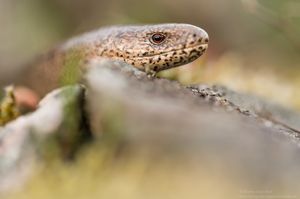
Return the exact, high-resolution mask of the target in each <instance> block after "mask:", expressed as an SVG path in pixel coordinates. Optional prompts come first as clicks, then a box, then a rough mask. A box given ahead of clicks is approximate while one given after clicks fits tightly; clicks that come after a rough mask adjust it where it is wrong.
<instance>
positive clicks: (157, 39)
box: [152, 34, 166, 43]
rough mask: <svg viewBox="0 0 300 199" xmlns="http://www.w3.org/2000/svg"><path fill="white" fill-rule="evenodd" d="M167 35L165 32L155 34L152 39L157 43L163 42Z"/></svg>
mask: <svg viewBox="0 0 300 199" xmlns="http://www.w3.org/2000/svg"><path fill="white" fill-rule="evenodd" d="M165 38H166V37H165V36H164V35H163V34H154V35H153V36H152V40H153V42H155V43H160V42H162V41H163V40H164V39H165Z"/></svg>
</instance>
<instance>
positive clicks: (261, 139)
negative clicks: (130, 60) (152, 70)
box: [86, 61, 300, 198]
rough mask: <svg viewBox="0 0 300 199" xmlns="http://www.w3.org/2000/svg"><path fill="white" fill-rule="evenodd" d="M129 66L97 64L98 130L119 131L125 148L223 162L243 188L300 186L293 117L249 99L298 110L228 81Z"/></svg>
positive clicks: (93, 77)
mask: <svg viewBox="0 0 300 199" xmlns="http://www.w3.org/2000/svg"><path fill="white" fill-rule="evenodd" d="M128 67H129V66H126V65H123V64H120V63H116V62H114V63H112V62H106V61H103V62H100V63H93V64H92V69H91V70H90V71H89V73H88V75H87V78H86V84H87V90H88V95H87V105H88V110H89V112H90V121H91V128H92V132H93V133H94V135H95V136H102V138H103V137H104V138H105V137H110V136H112V135H114V136H115V137H116V138H117V139H119V141H120V143H122V144H120V143H119V145H120V146H122V147H121V149H120V151H126V152H128V151H130V153H133V154H135V153H139V152H141V151H147V152H146V153H145V154H147V155H149V154H151V155H150V156H151V157H152V156H154V157H156V158H155V160H156V161H157V162H160V161H163V160H164V159H166V158H167V159H172V161H173V162H172V164H175V165H177V164H182V162H181V160H182V159H185V160H187V159H188V160H196V161H195V162H193V164H194V166H195V165H198V166H199V167H200V166H202V167H203V166H204V165H205V166H208V165H210V166H212V165H222V169H220V170H222V171H223V172H226V173H227V172H228V173H230V174H229V178H230V179H231V180H232V179H235V181H236V182H241V184H240V186H241V187H236V188H237V189H240V190H241V189H243V188H244V189H250V190H253V189H255V190H257V189H260V188H261V189H264V188H266V187H268V188H269V189H271V190H273V191H279V190H284V189H286V190H289V191H290V192H289V193H293V194H296V193H299V192H298V191H297V187H298V185H299V183H297V182H298V179H299V177H300V172H299V166H300V156H299V153H300V149H299V147H298V146H299V139H298V136H299V132H297V131H294V130H293V129H292V128H287V127H286V126H284V125H281V123H280V122H282V123H284V122H285V120H283V121H279V122H277V123H274V122H273V121H271V120H268V117H270V115H268V117H263V115H259V114H258V113H259V110H255V109H253V108H251V106H249V104H251V103H252V102H254V105H253V106H258V107H260V106H262V107H263V108H264V111H268V112H269V113H271V114H272V115H271V116H273V113H274V114H275V113H276V114H277V115H274V116H276V119H277V118H279V117H277V116H278V115H279V116H282V117H284V115H286V114H289V115H290V118H292V119H290V120H288V121H293V120H294V121H297V120H298V121H300V119H299V117H298V116H297V115H296V114H295V113H290V112H288V111H286V110H284V109H283V108H277V106H274V105H267V103H266V102H263V101H260V100H258V99H255V98H252V97H247V96H245V95H239V94H238V93H234V92H232V91H228V90H226V89H221V88H219V89H217V88H208V87H207V86H203V85H199V86H191V87H188V88H184V87H183V86H181V85H179V84H178V83H177V82H171V81H168V80H165V79H151V78H148V77H147V76H146V75H145V74H144V73H139V72H138V71H130V70H128ZM221 91H222V92H221ZM248 100H249V101H248ZM248 108H249V109H248ZM278 110H279V111H278ZM286 119H287V118H286ZM286 125H287V126H288V125H289V124H286ZM128 153H129V152H128ZM172 164H171V163H170V167H172V166H171V165H172ZM205 166H204V167H205ZM210 166H208V169H210ZM220 170H219V171H220ZM194 172H195V173H194V174H195V175H196V173H197V169H196V170H194ZM198 180H199V179H198ZM195 183H197V182H195ZM199 183H200V182H199ZM237 184H239V183H237ZM254 187H256V188H254ZM257 187H258V188H257ZM262 187H264V188H262ZM246 195H247V194H246ZM253 197H254V196H253ZM224 198H226V197H224Z"/></svg>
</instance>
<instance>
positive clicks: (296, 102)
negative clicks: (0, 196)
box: [0, 0, 300, 198]
mask: <svg viewBox="0 0 300 199" xmlns="http://www.w3.org/2000/svg"><path fill="white" fill-rule="evenodd" d="M173 22H174V23H175V22H176V23H189V24H193V25H196V26H199V27H201V28H203V29H205V30H206V31H207V32H208V34H209V36H210V43H209V48H208V51H207V52H206V54H205V55H204V56H203V57H201V58H200V59H198V60H197V61H195V62H193V63H192V64H189V65H187V66H184V67H179V68H176V69H171V70H168V71H165V72H162V73H161V74H160V76H164V77H168V78H171V79H177V80H179V81H180V82H182V83H184V84H191V83H193V84H194V83H205V84H219V85H224V86H227V87H229V88H231V89H233V90H236V91H239V92H243V93H252V94H255V95H258V96H261V97H263V98H265V99H267V100H269V101H272V102H276V103H279V104H282V105H284V106H287V107H290V108H294V109H297V110H300V92H299V88H300V37H299V35H300V1H296V0H272V1H270V0H211V1H207V0H151V1H146V0H110V1H104V0H26V1H25V0H0V27H1V30H0V86H1V87H2V86H5V85H6V84H8V83H9V82H13V81H14V78H15V74H16V73H17V72H18V71H19V70H20V68H21V67H22V66H24V65H26V63H29V62H30V61H32V60H34V58H35V57H36V56H37V55H39V54H41V53H44V52H47V49H50V48H51V47H53V46H55V45H56V44H58V43H61V42H63V41H64V40H66V39H67V38H70V37H71V36H74V35H77V34H80V33H83V32H86V31H90V30H93V29H97V28H99V27H101V26H107V25H116V24H154V23H173ZM106 155H107V154H106V151H105V150H104V151H100V150H99V151H97V153H95V148H92V149H90V148H87V149H86V150H85V151H84V152H83V155H82V154H81V155H80V156H79V161H78V164H77V165H76V166H73V165H67V166H66V165H64V164H63V165H62V163H61V162H59V161H56V160H55V161H53V162H52V165H50V167H49V169H48V168H47V169H44V170H43V169H42V168H37V170H41V171H42V172H41V174H38V175H37V177H36V178H35V177H34V178H33V180H32V181H31V183H30V184H29V185H27V186H26V188H25V189H26V191H27V192H26V194H23V193H20V194H19V195H17V196H14V198H53V197H52V195H51V194H53V190H54V189H55V191H57V192H59V194H57V195H58V196H60V198H99V197H98V196H100V195H101V196H103V198H110V196H111V195H110V194H111V193H112V192H115V191H114V190H118V191H119V192H117V193H114V194H116V195H118V196H119V197H122V198H147V197H145V196H144V195H143V197H139V196H136V197H132V196H133V195H134V194H133V193H135V192H138V191H141V190H139V188H138V187H139V185H141V184H142V185H144V184H146V185H148V186H149V187H154V189H158V190H160V191H161V192H162V193H164V191H165V190H167V191H166V192H167V193H169V192H172V193H173V191H174V190H173V189H172V188H170V187H175V188H176V189H177V188H178V190H176V191H177V192H176V194H178V195H176V197H178V198H185V195H180V194H184V193H187V192H190V190H198V191H199V193H201V194H202V196H204V197H203V198H222V196H223V195H226V194H227V195H228V193H227V192H231V191H232V190H233V193H234V194H235V195H237V196H239V195H241V196H240V197H243V193H242V194H236V185H237V184H235V183H237V182H238V181H235V180H232V179H229V176H230V175H229V174H227V173H226V170H223V169H219V167H220V168H221V167H222V164H215V165H213V166H214V167H218V169H214V168H211V167H210V165H209V166H207V165H204V166H203V168H198V169H199V170H201V169H202V170H201V171H203V172H202V173H201V174H203V175H201V176H194V174H193V172H189V171H190V170H189V169H187V167H183V169H182V168H181V166H182V165H174V167H172V168H169V167H167V166H170V165H167V166H166V167H164V162H162V163H161V165H162V166H161V165H160V166H161V167H158V169H156V167H155V166H153V168H154V169H152V170H150V175H149V173H148V174H147V175H146V178H142V177H144V176H143V175H144V174H145V173H147V172H148V170H147V169H148V167H147V165H148V162H147V161H149V160H147V159H146V160H144V159H143V158H144V156H143V157H140V156H138V157H140V158H138V159H134V158H133V159H132V160H131V159H129V161H128V162H127V163H126V164H117V165H116V164H115V165H114V166H113V167H111V165H110V163H111V162H113V161H111V160H110V159H109V158H106V157H105V156H106ZM102 156H103V158H102ZM107 156H109V152H108V155H107ZM97 158H98V159H101V158H102V159H103V162H101V161H100V162H98V163H97V162H96V163H95V161H94V162H93V161H92V160H95V159H97ZM102 159H101V160H102ZM107 159H108V160H107ZM216 162H218V161H216ZM83 163H85V164H83ZM113 163H114V162H113ZM218 163H220V161H219V162H218ZM151 164H153V165H155V164H156V162H155V161H154V162H151ZM99 165H100V166H99ZM107 165H108V166H107ZM47 166H48V165H47ZM184 166H186V165H184ZM206 166H207V167H206ZM41 167H43V166H41ZM102 167H103V170H102V171H103V172H102V171H99V168H102ZM161 168H162V169H161ZM179 168H181V170H180V169H179ZM207 168H208V169H211V170H209V171H214V170H218V171H220V173H214V174H211V173H209V171H208V172H207ZM159 169H161V170H159ZM177 170H179V171H177ZM145 171H147V172H145ZM183 171H184V172H183ZM180 172H181V173H180ZM231 172H233V173H234V172H235V171H231ZM175 173H176V174H177V175H174V179H167V177H166V176H172V175H171V174H175ZM74 174H78V175H74ZM41 176H43V177H41ZM194 177H195V178H197V179H204V180H203V184H200V185H199V184H195V183H194V181H191V180H190V179H195V178H194ZM263 177H264V176H262V178H263ZM112 178H114V179H117V180H116V181H113V180H111V179H112ZM41 179H42V180H41ZM141 179H144V180H143V181H142V180H141ZM145 179H146V180H145ZM149 179H150V180H149ZM93 180H94V181H95V182H96V183H95V184H101V185H103V186H102V188H101V189H99V187H96V186H94V185H93V184H89V183H90V182H91V181H93ZM148 180H149V181H148ZM173 180H174V182H173V184H172V181H173ZM176 180H177V181H180V182H181V181H183V182H187V183H186V184H184V183H183V185H184V187H182V184H176V183H175V182H177V181H176ZM231 180H232V181H233V183H231ZM62 181H63V182H62ZM156 182H159V183H158V184H156ZM59 183H61V184H64V186H60V184H59ZM168 183H171V185H172V186H169V185H168ZM58 184H59V185H58ZM199 187H201V189H198V188H199ZM74 188H75V189H78V190H80V191H78V193H74V192H72V190H74ZM116 188H117V189H116ZM260 189H263V188H261V187H260V188H259V190H260ZM274 189H276V187H275V188H274ZM216 190H217V191H216ZM279 190H280V189H279ZM168 191H169V192H168ZM242 191H243V190H242ZM280 191H281V190H280ZM142 192H143V193H148V192H151V190H147V189H145V190H142ZM27 194H28V195H27ZM246 195H247V194H246ZM89 196H91V197H89ZM205 196H208V197H205ZM176 197H175V198H176ZM166 198H174V197H172V196H170V195H169V197H166ZM187 198H189V197H187Z"/></svg>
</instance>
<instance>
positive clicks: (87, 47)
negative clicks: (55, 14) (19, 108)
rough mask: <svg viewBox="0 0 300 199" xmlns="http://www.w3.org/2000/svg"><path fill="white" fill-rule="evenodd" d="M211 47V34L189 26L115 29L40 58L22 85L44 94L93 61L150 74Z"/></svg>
mask: <svg viewBox="0 0 300 199" xmlns="http://www.w3.org/2000/svg"><path fill="white" fill-rule="evenodd" d="M207 46H208V34H207V33H206V32H205V31H204V30H203V29H201V28H198V27H196V26H193V25H189V24H159V25H142V26H115V27H108V28H101V29H99V30H96V31H93V32H89V33H85V34H83V35H81V36H78V37H75V38H72V39H70V40H68V41H67V42H66V43H64V44H62V45H60V46H58V47H57V48H56V49H54V50H53V51H51V52H50V53H48V54H46V55H45V56H43V57H42V58H40V59H39V60H38V61H37V62H36V63H34V64H32V65H31V66H30V68H29V70H27V73H25V74H23V75H22V78H21V79H22V81H21V82H19V84H21V85H23V86H27V87H29V88H31V89H33V90H35V91H36V92H37V93H39V94H40V95H44V94H46V93H47V92H49V91H50V90H51V89H54V88H56V87H58V86H59V84H60V80H61V79H62V78H64V79H65V78H66V77H67V78H68V76H72V74H75V73H74V72H71V73H70V71H72V70H67V71H68V72H67V73H65V72H64V71H66V70H65V68H68V69H70V68H71V69H76V70H79V68H80V67H81V66H82V65H84V63H86V62H87V61H89V60H92V59H101V58H103V57H105V58H111V59H115V60H121V61H125V62H126V63H128V64H131V65H133V66H134V67H136V68H138V69H140V70H142V71H145V72H147V73H150V74H155V73H156V72H159V71H161V70H165V69H168V68H173V67H177V66H180V65H183V64H187V63H189V62H191V61H194V60H195V59H197V58H198V57H200V56H201V55H202V54H203V53H204V52H205V50H206V49H207Z"/></svg>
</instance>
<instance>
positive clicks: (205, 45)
mask: <svg viewBox="0 0 300 199" xmlns="http://www.w3.org/2000/svg"><path fill="white" fill-rule="evenodd" d="M199 47H203V48H202V50H206V49H207V47H208V44H198V45H194V46H191V47H188V48H180V49H176V50H170V51H166V52H162V53H155V54H152V55H144V56H138V57H141V58H143V57H154V56H157V55H164V54H167V53H171V52H177V51H181V50H189V49H197V48H199Z"/></svg>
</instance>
